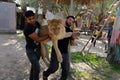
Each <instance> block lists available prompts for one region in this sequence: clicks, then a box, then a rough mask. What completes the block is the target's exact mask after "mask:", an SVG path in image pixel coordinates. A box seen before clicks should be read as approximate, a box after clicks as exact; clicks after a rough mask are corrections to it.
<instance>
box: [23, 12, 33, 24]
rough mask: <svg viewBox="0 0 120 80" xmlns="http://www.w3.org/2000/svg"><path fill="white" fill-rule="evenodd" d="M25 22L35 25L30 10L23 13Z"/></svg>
mask: <svg viewBox="0 0 120 80" xmlns="http://www.w3.org/2000/svg"><path fill="white" fill-rule="evenodd" d="M25 17H26V21H27V23H29V24H32V25H34V24H35V13H34V12H33V11H31V10H28V11H26V12H25Z"/></svg>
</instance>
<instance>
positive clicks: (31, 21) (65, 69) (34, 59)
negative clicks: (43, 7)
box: [24, 10, 77, 80]
mask: <svg viewBox="0 0 120 80" xmlns="http://www.w3.org/2000/svg"><path fill="white" fill-rule="evenodd" d="M25 18H26V26H25V28H24V35H25V39H26V54H27V57H28V59H29V61H30V63H31V70H30V78H29V80H39V73H40V64H39V60H40V47H41V46H40V42H41V41H44V40H46V39H48V38H49V37H50V36H51V33H50V32H48V34H47V35H45V36H43V37H39V31H40V26H41V25H40V24H39V23H38V22H37V21H36V20H35V13H34V12H33V11H31V10H29V11H26V13H25ZM74 22H75V18H74V16H68V17H67V18H66V22H65V30H66V32H73V31H72V30H71V28H70V26H71V24H72V23H74ZM76 37H77V34H76V33H73V34H72V35H71V37H68V38H64V39H61V40H59V41H58V48H59V50H60V51H61V54H62V58H63V61H62V63H60V64H61V68H62V72H61V77H60V80H67V78H68V74H69V70H70V56H69V52H68V46H69V44H71V45H72V44H74V39H75V38H76ZM58 67H59V62H58V60H57V56H56V54H55V50H54V48H53V47H52V53H51V59H50V65H49V67H48V69H47V70H46V71H44V72H43V80H48V77H49V75H50V74H52V73H54V72H55V71H57V69H58Z"/></svg>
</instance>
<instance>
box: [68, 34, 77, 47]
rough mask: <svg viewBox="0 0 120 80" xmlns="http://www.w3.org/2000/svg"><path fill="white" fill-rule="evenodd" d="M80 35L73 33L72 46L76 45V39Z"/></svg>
mask: <svg viewBox="0 0 120 80" xmlns="http://www.w3.org/2000/svg"><path fill="white" fill-rule="evenodd" d="M78 36H79V34H78V33H73V34H72V36H71V39H70V45H74V44H75V39H76V38H78Z"/></svg>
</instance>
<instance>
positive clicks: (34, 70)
mask: <svg viewBox="0 0 120 80" xmlns="http://www.w3.org/2000/svg"><path fill="white" fill-rule="evenodd" d="M26 53H27V56H28V59H29V60H30V63H31V70H30V78H29V80H39V73H40V64H39V59H40V48H38V49H26Z"/></svg>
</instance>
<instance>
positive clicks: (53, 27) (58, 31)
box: [40, 19, 72, 66]
mask: <svg viewBox="0 0 120 80" xmlns="http://www.w3.org/2000/svg"><path fill="white" fill-rule="evenodd" d="M47 22H48V25H44V26H41V27H40V36H44V35H46V34H47V32H48V31H49V32H51V33H52V34H53V35H52V36H51V37H50V38H49V39H47V40H45V41H43V42H41V55H42V59H43V61H44V62H45V64H46V65H47V66H48V65H49V54H48V48H47V44H46V42H48V41H50V40H51V41H52V43H53V48H54V49H55V51H56V55H57V59H58V61H59V62H62V55H61V52H60V51H59V49H58V45H57V43H58V40H59V39H63V38H65V37H70V36H71V35H72V32H68V33H66V31H65V27H64V25H63V24H62V21H61V20H60V19H53V20H48V21H47Z"/></svg>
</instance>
